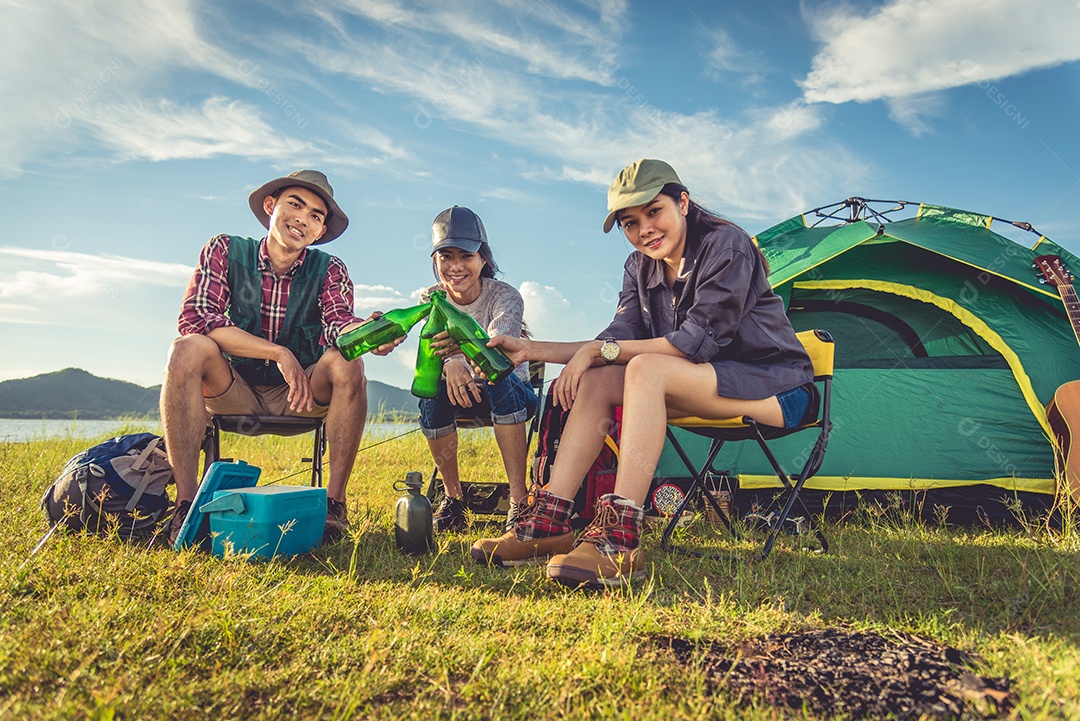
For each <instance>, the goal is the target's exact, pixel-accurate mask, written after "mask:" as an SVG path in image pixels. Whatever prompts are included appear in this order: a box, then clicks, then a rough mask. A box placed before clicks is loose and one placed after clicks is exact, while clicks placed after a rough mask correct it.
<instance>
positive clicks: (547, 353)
mask: <svg viewBox="0 0 1080 721" xmlns="http://www.w3.org/2000/svg"><path fill="white" fill-rule="evenodd" d="M607 209H608V213H607V217H606V218H605V219H604V232H605V233H606V232H608V231H610V230H611V229H612V228H613V227H614V226H615V225H618V226H619V228H620V229H621V230H622V231H623V234H624V235H625V237H626V239H627V241H629V243H630V244H631V245H632V246H633V247H634V251H633V252H632V253H631V254H630V257H629V258H627V260H626V263H625V265H624V273H623V286H622V291H621V292H620V294H619V304H618V309H617V310H616V312H615V319H614V320H613V321H612V322H611V324H610V325H609V326H608V327H607V328H606V329H604V331H603V332H601V333H600V334H599V335H598V336H597V337H596V340H592V341H583V342H572V343H551V342H540V341H534V340H529V339H519V338H513V337H507V336H499V337H496V338H492V341H491V343H492V345H499V346H501V347H502V349H503V351H505V352H506V353H507V355H509V356H510V359H511V360H512V361H514V362H516V363H520V362H522V361H525V360H531V359H537V360H545V361H549V362H553V363H564V364H566V367H565V369H564V370H563V372H562V374H561V375H560V376H559V378H558V379H557V380H556V381H555V383H554V398H555V400H556V402H558V403H559V404H560V405H562V406H563V407H564V408H569V409H571V410H570V414H569V416H568V418H567V421H566V425H565V427H564V429H563V434H562V439H561V443H560V446H559V456H558V461H557V462H556V464H555V466H554V468H553V470H552V474H551V481H550V483H549V484H548V486H547V488H544V489H539V490H538V491H536V492H535V499H534V503H533V504H532V505H531V506H530V507H529V508H528V509H527V510H526V511H525V512H524V513H523V514H522V517H521V518H520V520H519V521H518V523H516V524H515V525H514V528H513V529H512V530H510V531H508V532H507V533H505V534H504V535H503V536H501V537H499V538H489V539H481V540H480V541H477V542H476V544H474V545H473V547H472V556H473V558H474V559H475V560H477V561H478V562H480V563H492V564H495V565H500V566H512V565H518V564H520V563H525V562H529V561H534V560H544V559H545V558H550V560H548V566H547V573H548V576H549V577H550V578H552V579H555V580H556V581H559V582H561V583H565V584H567V585H570V586H574V587H577V586H581V585H586V586H619V585H622V584H624V583H626V582H628V581H630V580H632V579H634V578H637V577H639V576H640V575H642V574H643V572H644V570H643V569H644V559H643V558H642V554H641V550H640V548H639V540H640V537H641V531H642V524H643V521H644V517H645V511H644V504H645V498H646V495H647V493H648V490H649V487H650V484H651V482H652V476H653V471H654V470H655V468H656V464H657V462H658V461H659V458H660V453H661V451H662V450H663V446H664V437H665V430H666V427H667V419H668V417H669V414H671V415H676V416H699V417H703V418H728V417H732V416H740V415H749V416H753V417H754V418H755V419H757V420H758V421H759V422H761V423H764V424H766V425H771V426H777V427H794V426H796V425H798V424H799V423H800V422H801V421H802V419H803V418H804V417H805V416H806V415H807V414H808V413H809V412H816V408H812V406H816V403H817V394H816V390H815V389H814V385H813V366H812V365H811V363H810V359H809V357H807V355H806V352H805V351H804V350H803V346H802V344H801V343H800V342H799V340H798V338H796V336H795V331H794V330H793V329H792V327H791V323H790V322H789V321H788V319H787V315H786V314H785V312H784V303H783V300H781V298H780V297H779V296H777V295H775V294H774V293H773V291H772V287H771V286H770V285H769V281H768V266H767V264H766V263H765V259H764V257H763V256H762V255H761V252H760V251H759V250H758V249H757V246H755V245H754V244H753V242H751V240H750V238H749V237H748V236H747V234H746V233H745V232H744V231H743V230H742V229H741V228H739V227H738V226H736V225H734V224H732V223H730V222H728V221H726V220H724V219H722V218H719V217H718V216H716V215H714V214H712V213H710V212H709V211H708V210H706V209H704V208H702V207H701V206H700V205H698V204H697V203H695V202H694V201H693V200H691V199H690V195H689V192H688V191H687V189H686V187H685V186H684V185H683V184H682V181H681V180H680V179H679V176H678V175H677V174H676V173H675V170H674V169H673V168H672V167H671V166H670V165H668V164H667V163H665V162H664V161H662V160H651V159H642V160H638V161H635V162H634V163H631V164H630V165H628V166H627V167H625V168H623V170H622V171H621V172H620V173H619V175H618V177H616V178H615V180H614V181H613V182H612V184H611V187H610V189H609V190H608V203H607ZM618 405H621V406H622V407H623V415H622V419H623V420H622V431H621V442H620V446H621V447H622V453H621V454H620V457H619V469H618V475H617V477H616V482H615V492H614V493H612V494H608V495H605V496H602V497H601V499H600V502H599V505H598V508H597V512H596V516H595V518H594V520H593V522H592V524H591V525H590V526H589V527H588V528H586V529H585V531H584V532H583V533H582V534H581V536H580V537H579V538H577V539H576V540H575V538H574V534H573V532H572V530H571V527H570V523H569V521H570V516H571V514H572V512H573V498H574V496H575V495H576V493H577V490H578V487H579V486H580V484H581V481H582V478H584V476H585V474H586V472H587V470H588V468H589V467H590V466H591V465H592V463H593V461H594V459H595V458H596V456H597V454H598V453H599V452H600V449H601V447H602V445H603V443H604V436H605V433H606V431H607V419H608V418H609V417H610V414H611V409H612V408H613V407H614V406H618Z"/></svg>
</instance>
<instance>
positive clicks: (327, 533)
mask: <svg viewBox="0 0 1080 721" xmlns="http://www.w3.org/2000/svg"><path fill="white" fill-rule="evenodd" d="M348 532H349V509H348V508H347V507H346V506H345V503H344V502H343V501H339V500H337V499H336V498H327V499H326V525H325V526H323V533H322V540H323V543H324V544H329V543H336V542H337V541H339V540H340V539H341V537H342V536H344V535H345V534H346V533H348Z"/></svg>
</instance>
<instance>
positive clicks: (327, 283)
mask: <svg viewBox="0 0 1080 721" xmlns="http://www.w3.org/2000/svg"><path fill="white" fill-rule="evenodd" d="M306 257H307V250H306V249H305V250H304V251H303V252H302V253H300V257H299V258H297V259H296V262H295V263H293V265H292V267H291V268H289V270H287V271H286V272H285V273H284V275H282V276H280V277H278V276H276V275H274V269H273V266H272V265H271V264H270V256H269V254H268V253H267V252H266V239H265V238H263V241H262V243H260V244H259V270H260V271H261V272H262V302H261V303H260V304H259V310H260V311H261V312H260V317H261V321H262V332H263V337H264V338H266V339H268V340H270V341H271V342H273V341H274V340H275V339H276V338H277V337H278V333H280V332H281V326H282V324H283V323H284V322H285V310H286V308H288V305H289V288H290V286H291V285H292V281H293V278H294V277H295V276H296V272H297V271H298V270H299V269H300V266H301V265H303V263H304V259H305V258H306ZM228 308H229V236H227V235H219V236H216V237H214V238H212V239H211V240H210V242H209V243H207V244H206V246H205V247H203V250H202V253H201V254H200V255H199V265H198V266H197V267H196V268H195V272H194V273H193V274H192V276H191V281H190V282H189V283H188V288H187V292H186V293H185V294H184V302H183V305H182V306H181V308H180V319H179V326H180V335H192V334H195V333H200V334H202V335H206V334H208V333H209V332H210V331H212V330H214V329H216V328H224V327H226V326H230V325H236V324H235V323H233V322H232V321H231V320H229V318H228V317H227V316H226V315H225V312H226V311H227V310H228ZM319 310H320V312H321V314H322V326H323V334H322V339H321V341H320V342H321V344H322V345H324V346H331V345H333V344H334V341H336V340H337V337H338V335H339V334H340V333H341V329H342V328H344V327H345V326H346V325H348V324H349V323H353V322H357V321H360V320H362V319H361V318H357V317H356V316H354V315H353V284H352V281H351V280H350V279H349V271H348V270H347V269H346V268H345V264H344V263H342V262H341V260H340V259H338V258H336V257H334V256H330V265H329V267H327V269H326V279H325V280H324V281H323V286H322V290H321V291H320V292H319Z"/></svg>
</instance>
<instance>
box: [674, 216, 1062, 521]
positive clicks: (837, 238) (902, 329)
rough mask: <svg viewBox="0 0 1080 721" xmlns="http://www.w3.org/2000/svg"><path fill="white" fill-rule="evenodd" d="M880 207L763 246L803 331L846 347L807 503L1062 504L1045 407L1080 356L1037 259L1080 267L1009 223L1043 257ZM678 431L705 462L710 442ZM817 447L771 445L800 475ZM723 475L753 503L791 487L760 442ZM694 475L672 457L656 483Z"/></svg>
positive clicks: (983, 227)
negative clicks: (881, 497) (871, 498)
mask: <svg viewBox="0 0 1080 721" xmlns="http://www.w3.org/2000/svg"><path fill="white" fill-rule="evenodd" d="M883 202H884V201H868V200H864V199H861V198H852V199H849V200H847V201H844V202H843V203H838V204H836V205H834V206H826V207H823V208H818V209H815V210H813V211H808V212H807V213H805V214H803V215H800V216H797V217H795V218H791V219H790V220H787V221H784V222H783V223H780V224H778V225H776V226H773V227H772V228H770V229H768V230H766V231H764V232H762V233H760V234H758V235H757V236H756V238H755V240H756V242H757V243H758V245H759V247H760V248H761V250H762V252H763V253H764V255H765V257H766V259H767V260H768V261H769V264H770V268H771V273H770V280H771V282H772V284H773V287H774V288H775V290H776V292H777V293H778V294H780V295H781V296H783V297H784V299H785V301H786V303H787V306H788V315H789V317H790V318H791V322H792V325H793V326H794V327H795V330H797V331H801V330H808V329H811V328H822V329H825V330H827V331H828V332H829V333H831V334H832V336H833V338H834V339H835V340H836V375H835V385H834V391H833V393H834V404H833V411H832V413H833V420H834V424H835V425H834V429H833V433H832V435H831V437H830V440H829V447H828V452H827V454H826V456H825V462H824V465H823V466H822V468H821V470H820V472H819V473H818V474H817V476H816V477H815V478H813V479H811V480H810V481H809V482H808V484H807V489H813V491H816V492H817V495H816V496H815V495H814V494H813V493H811V494H809V495H810V497H811V498H814V499H820V500H828V501H829V503H830V504H832V503H835V504H839V507H840V508H844V507H845V506H846V504H847V503H848V502H851V501H854V500H856V499H859V498H865V497H867V496H868V495H873V494H882V493H887V494H893V495H894V496H896V495H897V492H901V494H900V495H901V496H902V497H906V498H907V499H908V502H911V503H918V504H919V505H920V506H922V505H924V504H925V505H926V506H927V508H926V509H924V510H925V511H926V512H928V513H929V512H933V513H938V514H940V513H941V508H940V507H942V506H944V507H947V508H948V510H949V519H950V520H952V521H956V522H970V521H975V520H980V519H981V520H990V521H995V520H999V519H1002V518H1006V517H1008V515H1009V508H1008V507H1009V505H1010V504H1011V503H1012V502H1013V500H1014V499H1019V500H1020V501H1021V502H1023V503H1025V504H1032V505H1035V506H1040V507H1042V508H1046V507H1049V506H1050V505H1051V504H1052V501H1053V497H1054V492H1055V481H1054V449H1053V446H1052V445H1051V442H1050V440H1049V434H1050V430H1049V426H1048V425H1047V421H1046V413H1045V410H1044V408H1045V405H1046V403H1047V402H1049V400H1050V399H1051V397H1052V396H1053V393H1054V391H1055V389H1056V388H1057V387H1058V386H1059V385H1061V384H1062V383H1064V382H1066V381H1071V380H1075V379H1077V378H1080V346H1078V344H1077V337H1076V335H1075V334H1074V332H1073V330H1072V327H1071V325H1070V322H1069V320H1068V317H1067V316H1066V314H1065V311H1064V307H1063V304H1062V301H1061V299H1060V297H1059V296H1058V294H1057V290H1056V288H1055V287H1053V286H1051V285H1042V284H1040V282H1039V277H1040V276H1039V273H1038V271H1036V270H1034V269H1033V267H1032V261H1033V259H1034V258H1035V257H1036V256H1039V255H1043V254H1048V255H1056V256H1060V257H1061V258H1062V260H1063V261H1064V264H1065V265H1066V266H1067V267H1069V266H1071V267H1073V268H1075V269H1077V271H1078V272H1080V261H1078V260H1077V258H1076V257H1074V256H1072V255H1071V254H1069V253H1068V252H1067V251H1065V250H1063V249H1062V248H1061V247H1059V246H1057V245H1056V244H1054V243H1052V242H1051V241H1050V240H1048V239H1047V238H1045V237H1042V236H1039V235H1038V234H1037V233H1034V231H1033V230H1032V229H1031V228H1030V226H1028V225H1027V224H1023V223H1011V225H1012V226H1015V227H1019V228H1023V229H1024V230H1026V231H1030V232H1032V233H1033V238H1034V237H1036V236H1037V237H1038V241H1037V242H1035V243H1034V247H1033V248H1028V247H1025V246H1023V245H1021V244H1020V243H1017V242H1015V241H1013V240H1010V239H1009V238H1007V237H1004V236H1003V235H1000V234H998V233H996V232H994V231H993V230H991V225H993V224H994V223H995V222H998V223H1010V221H1003V220H1001V219H997V218H994V217H992V216H988V215H979V214H976V213H969V212H964V211H959V210H954V209H950V208H943V207H937V206H931V205H925V204H924V205H920V206H918V211H917V212H916V213H915V215H914V217H906V218H902V219H901V218H897V217H896V216H898V215H899V214H901V213H903V212H904V210H905V209H906V208H907V206H909V205H913V204H909V203H904V202H900V203H889V204H888V205H889V207H888V209H886V210H879V209H875V208H877V207H879V206H881V205H882V203H883ZM841 213H844V214H845V215H846V217H839V216H840V214H841ZM908 215H909V216H910V211H908ZM837 221H839V222H837ZM1003 232H1004V231H1003ZM679 433H680V439H681V440H686V441H687V442H688V443H689V444H691V446H693V447H695V453H696V454H697V455H701V454H704V452H705V449H706V448H707V441H705V440H704V439H701V438H698V437H692V436H690V434H687V433H684V432H682V431H679ZM805 446H806V441H805V440H804V439H803V438H802V437H801V436H800V435H799V434H796V435H794V436H791V437H790V438H787V439H784V441H782V442H779V443H775V444H774V446H773V447H774V448H777V449H779V450H780V453H778V458H780V460H781V462H782V463H783V464H784V465H785V467H787V468H789V469H794V468H797V467H799V466H801V462H802V460H803V459H804V458H805V454H806V452H807V451H808V450H809V449H808V448H806V447H805ZM714 467H715V468H717V469H720V470H724V471H728V472H729V473H730V475H731V476H733V477H735V478H737V479H738V482H739V486H740V488H742V489H744V491H743V492H740V494H738V495H739V498H740V499H741V500H740V505H741V504H742V503H743V502H746V501H747V499H749V501H750V502H754V501H760V500H761V498H762V497H764V496H768V495H771V494H774V493H775V489H776V488H778V487H779V481H778V480H777V479H776V477H775V476H774V475H772V474H771V473H770V469H769V467H768V465H767V463H766V461H765V459H764V457H763V456H762V455H761V453H760V451H758V450H757V448H756V447H754V446H753V444H749V443H740V444H730V445H729V447H727V448H725V449H724V450H723V451H722V452H721V455H720V456H719V458H718V459H717V462H716V464H715V466H714ZM682 475H685V470H683V469H682V466H681V463H679V462H678V459H677V458H675V457H674V454H669V453H668V452H667V451H665V455H664V456H663V457H662V458H661V464H660V467H659V468H658V470H657V476H659V477H664V476H682ZM903 494H906V496H903ZM927 500H929V501H930V503H929V504H926V501H927ZM815 502H817V501H816V500H815ZM817 507H818V508H820V507H821V506H820V504H819V505H818V506H817ZM935 507H936V508H935ZM830 510H834V509H832V508H830Z"/></svg>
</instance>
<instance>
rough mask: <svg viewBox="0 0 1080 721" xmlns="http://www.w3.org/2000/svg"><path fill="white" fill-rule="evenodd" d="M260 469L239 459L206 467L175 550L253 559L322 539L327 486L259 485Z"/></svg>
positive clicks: (295, 551) (313, 544)
mask: <svg viewBox="0 0 1080 721" xmlns="http://www.w3.org/2000/svg"><path fill="white" fill-rule="evenodd" d="M259 474H260V470H259V468H257V467H256V466H250V465H248V464H247V463H245V462H244V461H236V462H232V463H229V462H218V463H214V464H212V465H211V466H210V468H209V469H208V470H207V473H206V477H205V478H204V479H203V481H202V483H201V484H199V490H198V491H197V492H196V494H195V499H194V500H193V501H192V504H191V512H190V513H189V514H188V516H187V518H186V519H185V521H184V524H183V526H181V528H180V532H179V534H178V536H177V539H176V543H175V544H174V548H176V550H181V549H184V548H190V547H197V548H201V549H203V550H208V551H210V552H211V553H213V554H214V555H215V556H219V557H220V556H224V555H225V554H226V550H228V552H229V553H230V554H245V553H250V554H252V556H253V557H256V558H270V557H271V556H293V555H296V554H298V553H307V552H308V551H310V550H312V549H313V548H315V547H317V546H318V545H319V544H320V543H321V541H322V534H323V526H324V525H325V524H326V489H325V488H309V487H305V486H258V487H256V485H255V484H256V483H258V481H259Z"/></svg>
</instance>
